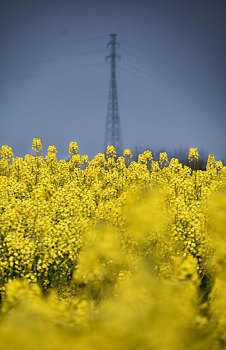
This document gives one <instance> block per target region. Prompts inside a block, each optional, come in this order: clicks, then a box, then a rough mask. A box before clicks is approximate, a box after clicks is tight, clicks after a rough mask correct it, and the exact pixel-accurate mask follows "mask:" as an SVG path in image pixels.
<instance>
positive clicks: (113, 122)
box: [104, 34, 122, 156]
mask: <svg viewBox="0 0 226 350" xmlns="http://www.w3.org/2000/svg"><path fill="white" fill-rule="evenodd" d="M110 38H111V39H110V42H109V43H108V44H107V47H110V55H108V56H106V59H108V58H110V63H111V75H110V89H109V95H108V108H107V118H106V128H105V141H104V152H105V151H106V148H107V146H108V145H111V146H114V147H115V150H116V154H117V156H120V155H122V135H121V127H120V119H119V110H118V95H117V85H116V58H120V56H119V55H117V54H116V48H117V47H119V43H118V42H116V34H110Z"/></svg>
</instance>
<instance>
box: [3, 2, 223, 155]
mask: <svg viewBox="0 0 226 350" xmlns="http://www.w3.org/2000/svg"><path fill="white" fill-rule="evenodd" d="M0 13H1V21H0V128H1V129H0V144H8V145H10V146H11V147H12V148H13V150H14V153H15V154H16V155H20V156H24V154H25V153H27V152H30V151H31V143H32V139H33V138H34V137H41V138H42V140H43V144H44V149H46V148H47V147H48V145H53V144H54V145H55V146H56V148H57V149H58V151H59V153H58V155H59V157H58V158H61V157H65V156H66V155H67V154H68V144H69V142H70V141H77V143H78V145H79V148H80V153H81V154H88V155H89V158H90V159H91V158H92V157H93V156H94V155H95V154H96V153H98V152H103V144H104V132H105V120H106V111H107V98H108V88H109V73H110V69H109V62H105V56H106V55H108V54H109V52H108V49H107V48H106V44H107V42H108V41H109V34H111V33H117V40H118V41H119V42H120V48H119V50H118V53H119V54H120V55H121V61H118V62H117V85H118V99H119V113H120V119H121V128H122V138H123V147H124V148H132V149H133V148H134V147H135V146H136V145H138V146H144V147H145V146H150V149H151V150H160V149H161V150H174V149H179V148H189V147H198V148H199V149H200V148H202V149H203V150H205V151H207V152H210V153H213V154H215V156H216V158H218V159H220V158H224V159H225V158H226V137H225V134H226V101H225V93H226V84H225V83H226V70H225V64H226V60H225V58H226V55H225V39H226V2H225V0H203V1H201V0H196V1H191V0H190V1H179V0H149V1H145V0H137V1H132V0H130V1H127V0H125V1H122V0H121V1H118V0H114V1H113V0H108V1H107V0H105V1H103V0H100V1H96V0H95V1H94V0H93V1H92V0H89V1H88V0H81V1H77V0H74V1H73V0H20V1H18V0H0Z"/></svg>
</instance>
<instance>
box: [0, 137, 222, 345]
mask: <svg viewBox="0 0 226 350" xmlns="http://www.w3.org/2000/svg"><path fill="white" fill-rule="evenodd" d="M56 154H57V150H56V147H55V146H49V148H48V153H47V155H46V157H43V156H42V144H41V140H40V139H38V138H36V139H34V140H33V144H32V155H30V154H27V155H25V157H24V159H23V158H20V157H16V158H14V155H13V151H12V149H11V148H10V147H9V146H2V147H1V149H0V299H1V307H0V349H9V350H12V349H13V350H14V349H15V350H20V349H21V350H22V349H23V350H30V349H32V350H36V349H37V350H45V349H48V350H55V349H56V350H71V349H84V350H87V349H94V350H99V349H101V350H106V349H109V350H111V349H118V350H121V349H122V350H123V349H128V350H131V349H134V350H135V349H142V350H146V349H150V350H183V349H194V350H203V349H205V350H218V349H226V298H225V290H226V167H225V166H223V164H222V162H221V161H216V160H215V158H214V156H213V155H209V158H208V161H207V164H206V169H205V170H196V169H197V167H196V164H197V162H198V158H199V154H198V150H197V149H196V148H191V149H190V151H189V154H188V159H189V162H190V164H191V165H192V166H191V167H188V166H183V165H182V164H181V163H180V162H179V161H178V159H176V158H172V159H171V160H170V161H169V160H168V156H167V153H165V152H162V153H160V155H159V160H158V161H156V160H154V159H153V155H152V152H151V151H145V152H144V153H143V154H140V155H139V157H138V161H137V162H135V161H133V160H132V159H133V158H132V154H131V151H130V150H129V149H126V150H125V151H124V154H123V156H121V157H116V153H115V149H114V147H113V146H108V148H107V151H106V154H97V155H96V156H95V158H94V159H93V160H91V161H89V160H88V156H86V155H84V156H80V155H79V148H78V145H77V143H76V142H71V143H70V146H69V160H68V161H66V160H59V161H58V160H57V156H56Z"/></svg>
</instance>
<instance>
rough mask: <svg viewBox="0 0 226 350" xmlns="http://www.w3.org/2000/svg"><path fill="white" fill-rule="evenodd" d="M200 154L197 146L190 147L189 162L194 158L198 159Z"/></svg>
mask: <svg viewBox="0 0 226 350" xmlns="http://www.w3.org/2000/svg"><path fill="white" fill-rule="evenodd" d="M198 159H199V154H198V150H197V148H190V150H189V154H188V160H189V162H192V161H193V160H198Z"/></svg>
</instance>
